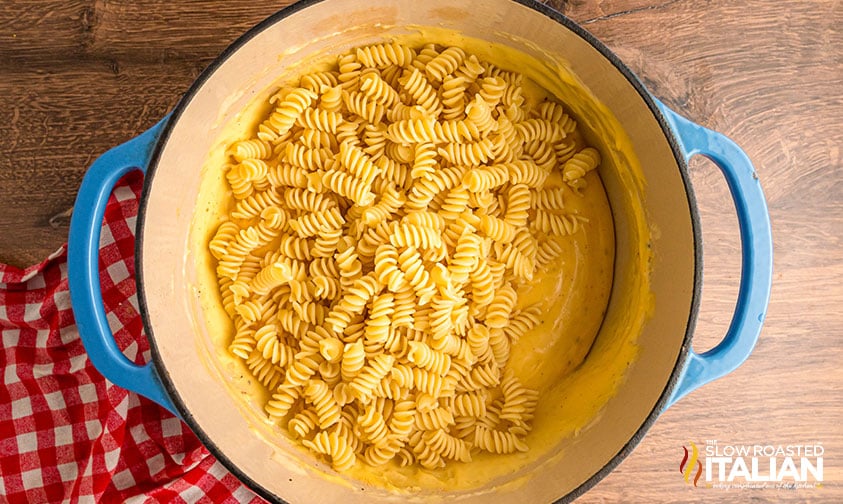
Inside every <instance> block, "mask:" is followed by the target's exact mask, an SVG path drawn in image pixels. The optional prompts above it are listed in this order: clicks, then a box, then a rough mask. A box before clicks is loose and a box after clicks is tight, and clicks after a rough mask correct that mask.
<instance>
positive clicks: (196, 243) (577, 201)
mask: <svg viewBox="0 0 843 504" xmlns="http://www.w3.org/2000/svg"><path fill="white" fill-rule="evenodd" d="M396 38H398V40H399V41H401V42H404V43H407V44H408V45H411V46H418V45H420V44H421V43H422V42H425V43H427V42H436V43H438V44H442V45H459V46H461V47H463V48H464V49H465V50H467V51H469V52H471V53H474V54H476V55H477V56H478V57H479V58H481V59H485V60H487V61H490V62H492V63H494V64H496V65H498V66H500V67H501V68H504V69H507V70H512V71H517V72H520V73H523V74H524V75H525V76H528V77H529V78H530V80H532V83H531V84H527V85H525V86H526V87H527V89H526V92H527V93H528V94H533V95H535V94H536V93H539V92H540V89H541V88H543V89H546V90H548V91H550V92H551V93H552V94H554V95H555V96H556V97H557V98H558V99H560V101H562V103H563V104H565V105H566V106H567V107H566V109H568V110H570V111H571V112H572V115H573V116H574V117H575V118H576V119H577V121H578V124H579V125H580V126H579V127H580V129H583V130H585V131H584V136H585V137H586V139H587V143H588V144H590V145H595V146H597V147H598V149H599V150H600V151H601V155H602V156H603V163H602V165H601V167H600V172H601V173H608V172H609V171H611V172H612V175H613V176H615V177H617V178H618V179H619V180H620V182H621V184H622V185H624V186H625V187H626V188H627V189H628V190H629V193H628V194H626V195H623V196H619V198H622V199H619V200H617V201H614V200H613V202H612V205H611V206H610V203H609V199H608V198H607V195H606V192H605V190H604V186H603V184H602V183H601V179H600V176H599V175H598V173H596V172H591V173H589V174H588V175H587V176H586V180H587V183H588V185H587V187H586V189H584V190H583V191H582V194H581V195H577V194H574V193H573V192H571V191H568V193H567V198H566V199H565V205H566V208H567V209H568V210H569V211H572V212H576V213H580V214H581V215H585V216H587V217H588V222H587V223H585V224H584V226H583V227H582V229H581V230H579V231H578V232H576V233H575V234H573V235H571V236H569V237H567V239H566V240H564V247H563V252H562V254H561V255H560V256H559V257H558V259H557V260H556V261H554V262H553V263H551V264H549V265H548V266H546V267H545V268H543V269H541V270H539V271H538V272H537V274H536V275H535V277H534V281H533V282H532V283H531V284H529V285H525V286H523V287H522V288H521V289H520V291H519V294H520V298H519V307H520V306H526V305H529V304H532V303H537V302H538V303H542V313H543V317H542V321H541V324H539V325H538V327H536V328H534V329H533V330H531V331H530V332H529V333H527V334H526V335H525V336H523V337H522V338H521V339H520V341H519V342H518V344H517V345H515V346H513V348H512V354H511V358H510V361H509V364H508V366H509V367H510V368H511V369H512V370H513V371H514V372H515V374H516V376H518V377H519V379H520V380H521V381H522V382H523V383H524V385H525V386H527V387H530V388H534V389H537V390H539V393H540V396H539V397H540V400H539V406H538V408H537V410H536V416H535V419H534V421H533V430H532V432H531V433H530V434H529V435H528V436H527V438H526V442H527V445H528V446H529V448H530V450H529V451H528V452H526V453H515V454H510V455H490V454H485V453H481V454H477V455H473V460H472V461H471V462H470V463H460V462H449V463H448V465H447V467H446V468H444V469H437V470H428V469H423V468H420V467H417V466H414V467H409V468H400V467H398V464H397V463H390V464H387V465H386V466H383V467H377V468H372V467H369V466H366V465H365V464H363V463H362V462H357V464H356V466H355V467H354V468H352V469H351V470H350V471H348V472H347V473H345V474H344V475H338V474H337V473H336V472H334V471H333V470H332V469H330V467H328V466H326V465H324V464H318V465H313V456H312V455H311V454H309V453H308V452H306V451H305V450H303V449H301V450H300V453H299V454H298V457H299V458H300V460H302V464H301V465H302V470H303V471H304V472H310V473H316V474H319V475H320V476H321V477H324V478H327V479H329V480H331V481H333V482H337V483H342V484H349V485H350V484H353V483H352V481H353V480H354V479H356V480H359V481H361V482H365V483H367V484H370V485H372V486H375V487H380V488H386V489H389V490H391V491H393V492H396V493H402V494H407V497H411V496H412V495H413V494H418V492H419V491H421V490H448V491H456V490H465V491H472V490H473V491H475V492H480V493H484V492H492V491H494V488H495V485H513V484H514V485H521V484H525V483H527V482H528V480H529V477H528V473H529V470H530V468H534V467H536V466H538V465H541V464H544V463H547V461H548V460H549V459H552V458H553V457H554V456H557V455H558V454H557V452H558V449H557V447H558V446H559V444H560V442H561V441H563V440H565V439H567V438H570V437H572V436H575V435H576V433H577V432H578V431H579V430H581V429H583V428H587V426H588V424H589V423H590V422H592V421H593V420H594V419H595V418H596V416H597V415H598V414H599V411H600V409H601V408H602V407H603V405H605V403H606V401H608V400H609V399H610V398H611V397H612V395H613V394H614V393H615V391H616V389H617V387H618V385H619V384H620V383H622V381H623V375H624V371H625V370H626V369H627V367H628V366H629V364H630V363H631V362H632V361H633V360H634V359H635V354H636V351H637V349H636V346H635V337H636V335H637V334H638V332H639V331H640V329H641V326H642V325H643V323H644V321H645V319H646V316H647V313H649V310H650V309H651V301H650V297H649V284H648V275H647V271H648V270H647V268H648V264H649V253H648V251H647V248H646V241H647V230H646V223H645V219H644V212H643V210H642V208H641V204H640V201H639V200H638V199H637V198H636V195H637V194H639V191H640V185H641V178H640V168H639V167H638V166H637V161H636V160H635V156H634V154H633V153H632V148H631V145H630V144H629V140H628V138H627V137H626V135H625V134H624V132H623V131H622V129H621V128H620V127H619V125H618V124H617V122H616V121H615V120H614V118H613V116H612V115H611V113H610V112H609V111H608V110H605V109H604V108H601V107H602V106H601V105H600V104H599V103H596V102H595V100H594V99H593V97H591V96H590V95H589V93H588V91H587V89H585V88H584V87H583V86H582V85H581V84H580V83H579V82H578V81H577V79H576V77H575V76H573V75H572V74H571V73H570V72H569V71H568V70H567V69H566V67H565V66H564V64H563V63H559V62H555V63H552V64H551V63H547V62H540V61H538V60H536V59H534V58H532V57H528V56H525V55H524V54H522V53H519V52H516V51H514V50H513V49H510V48H507V47H504V46H498V45H491V44H489V43H488V42H484V41H479V40H474V39H469V38H466V37H463V36H461V35H459V34H455V33H453V32H447V31H445V30H439V29H431V28H418V29H417V30H415V31H414V32H413V33H410V34H407V35H402V36H400V37H396ZM334 57H335V56H331V58H329V59H331V60H332V61H333V59H334ZM306 59H307V58H306ZM308 61H311V62H312V61H320V60H318V59H314V58H309V59H308ZM322 61H324V60H322ZM319 64H320V63H316V64H313V65H314V66H318V65H319ZM314 69H316V68H312V67H311V68H307V69H304V68H303V67H301V68H298V69H297V71H296V72H294V73H291V75H290V76H282V77H281V79H280V80H279V82H278V83H279V84H285V83H286V82H288V81H289V78H290V77H295V74H302V73H305V72H306V71H312V70H314ZM284 77H287V79H285V78H284ZM531 86H532V88H531ZM275 89H277V86H276V87H273V88H272V89H268V90H265V91H264V92H263V93H262V94H261V93H259V94H258V95H257V96H256V97H255V99H254V100H253V101H252V103H251V104H250V105H249V106H248V107H246V108H245V109H244V110H243V111H242V112H240V113H239V114H237V116H236V117H235V118H234V119H233V120H232V121H231V122H230V123H229V124H227V125H226V126H225V128H224V129H223V133H222V134H221V135H220V136H219V138H218V139H217V142H216V144H215V147H214V148H213V149H212V151H211V152H210V153H209V156H208V160H207V163H206V165H205V166H204V167H203V173H202V177H203V178H202V183H201V189H200V196H199V202H198V205H197V212H196V216H195V218H194V223H193V229H192V233H191V243H190V250H191V255H190V258H191V259H192V260H193V261H194V266H195V268H196V273H197V275H196V278H197V284H198V285H197V292H198V293H199V296H200V299H199V301H200V303H201V308H202V311H203V317H202V318H203V319H204V320H205V322H206V324H207V327H206V328H205V330H206V331H207V333H208V334H209V335H210V339H211V345H212V348H211V349H210V357H211V358H210V359H209V360H210V362H209V366H210V367H211V368H212V369H211V371H212V373H213V374H214V375H216V376H217V377H218V378H219V379H221V380H222V381H224V383H225V386H226V388H228V389H229V391H230V392H231V393H232V394H234V395H238V396H240V397H241V398H242V412H243V414H244V415H245V416H246V417H247V418H249V419H250V421H251V424H252V425H253V429H254V430H255V432H256V434H258V435H259V436H260V437H261V438H263V439H265V440H266V442H268V443H270V444H277V443H276V442H275V439H282V437H286V438H288V439H289V438H290V436H289V435H288V434H287V433H286V432H285V431H284V430H283V429H281V428H279V427H278V426H274V425H272V424H271V423H270V422H269V420H268V419H266V416H265V414H264V413H263V410H262V405H263V404H264V403H265V401H266V400H267V399H268V397H267V393H266V391H265V390H264V389H263V387H262V386H260V384H259V383H257V381H256V380H255V379H254V378H252V377H251V375H250V373H249V371H248V370H247V368H246V366H245V364H244V363H243V362H242V360H240V359H239V358H235V357H233V356H231V355H230V354H229V352H228V351H227V347H228V345H229V343H230V342H231V339H232V337H233V332H234V330H233V326H232V323H231V321H230V319H229V318H228V316H227V314H226V313H225V311H224V310H223V308H222V304H221V300H220V295H219V290H218V288H217V280H216V273H215V266H216V264H215V261H214V259H213V257H212V256H211V254H210V252H209V251H208V249H207V245H208V242H209V240H210V239H211V237H212V236H213V234H214V232H215V230H216V228H217V227H218V225H219V223H220V222H221V221H222V219H223V217H224V216H225V215H226V214H227V212H228V211H229V210H230V208H231V205H232V204H233V203H232V200H233V198H231V196H230V191H229V190H228V188H227V186H226V182H225V177H224V174H223V171H222V169H223V166H224V165H225V162H226V154H225V149H226V147H227V145H229V144H230V143H231V142H232V141H235V140H239V139H243V138H248V137H249V136H251V134H252V132H253V131H254V128H255V126H256V124H257V123H258V122H260V120H262V118H263V117H264V116H265V114H266V113H267V111H268V106H267V105H266V97H267V96H269V94H270V93H271V92H273V91H274V90H275ZM584 103H587V104H588V106H583V105H582V104H584ZM612 207H615V209H616V211H625V212H627V213H628V214H629V215H628V216H627V218H628V221H629V222H630V223H631V226H630V227H631V230H629V231H628V232H629V234H630V240H629V243H626V244H625V245H624V247H625V248H624V249H623V250H617V251H616V243H615V229H614V227H613V216H612ZM616 252H617V253H618V254H619V255H623V257H624V258H625V259H624V260H625V261H628V262H629V263H628V264H627V265H626V266H627V267H626V268H625V269H624V271H625V274H624V275H623V276H622V277H618V278H616V277H615V276H614V271H615V254H616ZM613 285H614V288H615V289H618V288H619V287H620V288H623V289H624V292H623V296H622V299H621V300H620V301H618V302H617V303H618V306H616V307H614V308H615V310H614V311H615V312H617V313H616V314H615V315H614V316H612V317H611V318H610V319H607V318H606V310H607V304H608V303H609V298H610V294H612V289H613ZM598 333H600V338H598V340H597V341H596V342H595V337H596V336H597V335H598ZM200 344H202V343H200ZM208 350H209V349H203V352H208ZM284 445H285V446H287V448H286V449H287V450H289V446H288V445H289V443H288V442H284ZM279 446H280V445H279ZM279 449H282V448H279ZM519 471H521V473H520V474H519ZM348 476H350V477H351V478H353V479H349V478H348ZM512 476H518V477H517V478H516V479H515V480H513V481H509V482H508V483H506V482H505V480H506V479H510V478H511V477H512ZM496 480H497V481H496ZM490 483H491V485H490ZM481 487H483V489H482V490H478V489H480V488H481ZM430 497H431V495H430V494H429V493H426V494H425V499H426V500H429V498H430Z"/></svg>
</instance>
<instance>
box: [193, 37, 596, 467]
mask: <svg viewBox="0 0 843 504" xmlns="http://www.w3.org/2000/svg"><path fill="white" fill-rule="evenodd" d="M523 84H524V81H523V77H522V76H521V75H520V74H518V73H515V72H510V71H507V70H503V69H501V68H498V67H496V66H495V65H492V64H491V63H488V62H485V61H481V60H480V59H479V58H477V57H476V56H475V55H472V54H468V53H467V52H466V51H465V50H463V49H462V48H459V47H441V46H437V45H434V44H428V45H425V46H423V47H418V48H413V47H407V46H405V45H402V44H400V43H396V42H388V43H383V44H379V45H371V46H366V47H359V48H356V49H354V50H352V51H350V52H348V53H346V54H343V55H340V56H339V57H338V58H337V60H336V66H335V67H334V68H333V69H328V70H322V71H319V72H313V73H309V74H306V75H303V76H302V77H301V78H300V80H299V81H298V82H296V83H293V84H292V85H290V86H285V87H282V88H280V89H279V90H277V92H275V93H274V94H273V95H272V97H271V98H270V99H269V103H268V105H269V107H268V109H269V112H268V114H267V115H266V116H265V117H264V118H262V121H261V122H260V123H259V124H258V125H257V127H256V128H255V130H254V132H253V136H251V137H249V138H243V139H238V140H236V141H234V142H232V143H231V144H230V145H229V146H228V150H227V151H226V152H227V155H228V157H229V164H228V166H227V168H226V169H227V171H226V172H225V174H226V180H227V182H228V184H229V186H230V189H231V195H232V203H231V206H230V211H229V214H228V220H226V221H225V222H223V223H222V224H221V225H220V226H219V227H218V229H217V230H216V233H215V234H214V235H213V237H212V238H211V239H210V241H209V243H208V249H209V252H210V254H211V255H212V256H213V257H214V258H215V259H216V260H217V265H216V266H217V270H216V271H217V276H218V281H219V287H220V294H221V298H222V303H223V305H224V308H225V311H226V313H228V314H229V316H230V317H231V318H232V323H233V326H234V328H235V331H234V336H233V338H232V340H231V341H230V342H229V343H228V350H229V352H230V353H231V354H232V355H233V356H235V357H236V358H238V359H242V360H243V362H244V364H245V365H246V367H247V368H248V369H249V370H250V372H251V373H252V374H253V375H254V377H255V379H256V380H257V381H258V382H259V383H260V384H261V385H262V386H264V387H266V388H267V389H268V392H269V400H267V401H266V403H265V404H264V405H263V407H264V410H265V413H266V415H267V416H268V417H269V419H270V420H272V421H273V422H276V423H278V424H280V425H285V426H286V428H287V430H288V431H289V432H290V434H291V436H292V437H294V438H296V439H298V440H299V441H300V442H301V443H302V444H304V446H306V447H308V448H309V449H311V450H312V451H313V452H314V453H317V454H319V455H322V456H325V457H326V458H327V459H328V460H329V461H330V462H331V463H332V464H333V466H334V467H335V468H336V469H337V470H346V469H349V468H351V467H352V466H353V465H354V464H355V463H365V464H369V465H373V466H380V465H383V464H387V463H390V462H394V463H396V464H398V465H400V466H406V465H409V464H419V465H421V466H423V467H425V468H438V467H444V466H446V465H447V464H452V463H469V462H470V461H471V460H472V454H474V453H477V452H480V451H485V452H490V453H497V454H503V453H513V452H518V451H526V450H527V449H528V442H527V436H528V433H529V432H530V429H531V425H532V419H533V416H534V409H535V408H536V404H537V402H538V398H539V393H538V391H536V390H533V389H531V388H529V387H527V386H526V385H525V384H524V383H522V381H521V380H520V379H519V378H518V377H517V376H515V374H514V373H513V372H512V370H511V368H510V367H509V365H508V361H509V357H510V354H511V351H512V349H513V348H514V346H515V345H518V342H519V340H520V339H521V338H522V337H524V336H525V334H527V333H528V332H529V331H531V330H532V329H534V328H535V327H537V326H538V325H539V324H540V323H541V309H540V307H539V306H538V305H529V306H528V305H526V303H525V302H524V301H523V300H522V299H521V297H520V295H519V293H520V287H521V286H523V285H525V284H526V283H527V282H529V281H530V280H531V279H532V278H534V275H535V274H537V272H538V271H539V270H540V269H541V268H543V267H545V266H546V265H548V264H550V263H551V262H553V261H554V259H555V258H556V257H558V256H559V255H560V254H561V253H562V250H563V244H564V240H565V239H567V237H568V236H570V235H571V234H573V233H576V232H578V231H579V230H580V229H581V228H582V227H583V226H586V225H588V222H589V221H588V216H587V215H581V214H578V213H571V212H569V210H568V208H567V207H566V205H565V201H566V200H568V199H569V198H573V197H577V196H576V195H577V194H578V193H579V192H580V191H582V190H583V189H584V188H585V187H586V183H585V180H584V177H586V175H587V174H588V173H589V172H590V171H592V170H594V169H595V168H596V167H597V166H598V165H599V163H600V153H599V151H597V149H595V148H594V147H590V146H588V145H585V143H584V142H583V140H582V136H581V135H580V134H579V132H578V131H577V130H576V128H577V125H576V122H575V121H574V119H572V118H571V117H570V116H569V115H568V114H567V113H566V111H565V109H564V108H563V106H562V105H560V104H558V103H557V102H555V101H553V100H551V99H550V98H548V97H544V96H541V97H532V96H528V93H527V92H526V87H524V86H523ZM534 98H535V99H534Z"/></svg>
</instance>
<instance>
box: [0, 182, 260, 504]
mask: <svg viewBox="0 0 843 504" xmlns="http://www.w3.org/2000/svg"><path fill="white" fill-rule="evenodd" d="M141 186H142V178H141V176H140V174H139V173H137V172H135V173H132V174H129V175H127V176H126V177H124V178H123V180H121V182H120V183H119V184H118V186H117V188H116V190H115V191H114V193H113V194H112V196H111V199H110V200H109V202H108V207H107V209H106V213H105V224H104V226H103V230H102V240H101V242H100V275H101V277H102V292H103V298H104V300H105V310H106V313H107V314H108V319H109V322H110V325H111V327H112V329H113V331H114V335H115V339H116V340H117V343H118V345H119V346H120V348H121V349H123V350H124V353H125V354H126V355H127V356H128V357H129V358H130V359H132V360H134V361H135V362H136V363H143V362H146V361H147V360H148V359H149V358H150V354H149V344H148V342H147V340H146V336H145V335H144V334H143V327H142V323H141V318H140V315H139V313H138V304H137V295H136V290H135V281H134V269H135V268H134V229H135V219H136V216H137V210H138V198H139V195H140V192H141ZM0 335H2V342H3V348H2V352H0V359H1V360H0V369H2V372H3V387H2V388H0V502H13V503H14V502H26V503H33V502H36V503H37V502H50V503H52V502H167V503H170V502H190V503H193V502H197V503H199V502H202V503H218V502H256V503H260V502H263V500H261V499H260V498H259V497H257V496H255V494H254V493H252V492H251V491H250V490H249V489H248V488H246V487H245V486H243V484H242V483H240V481H239V480H237V478H235V477H234V476H233V475H232V474H231V473H229V472H228V471H227V470H226V469H225V468H224V467H223V466H222V465H221V464H220V463H219V462H218V461H217V460H216V459H215V458H214V457H213V456H211V455H210V454H209V453H208V451H207V450H206V449H205V448H204V447H203V446H202V445H201V443H200V442H199V440H198V439H197V438H196V436H195V435H194V434H193V433H192V432H191V431H190V429H188V427H187V426H186V425H185V424H183V423H182V422H181V421H180V420H179V419H178V418H175V417H174V416H173V415H172V414H171V413H169V412H168V411H167V410H165V409H164V408H162V407H160V406H158V405H157V404H155V403H153V402H152V401H149V400H147V399H145V398H143V397H139V396H138V395H136V394H134V393H131V392H128V391H126V390H125V389H122V388H120V387H118V386H116V385H114V384H112V383H111V382H109V381H108V380H106V379H105V378H103V376H102V375H101V374H100V373H99V372H97V370H96V369H95V368H94V367H93V365H92V364H91V362H90V360H89V359H88V356H87V354H86V353H85V348H84V347H83V346H82V342H81V340H80V339H79V333H78V332H77V330H76V325H75V323H74V320H73V312H72V311H71V307H70V295H69V293H68V288H67V250H66V247H62V248H61V249H59V250H58V251H57V252H56V253H55V254H53V255H51V256H50V257H49V258H47V259H46V260H45V261H44V262H42V263H41V264H38V265H35V266H32V267H30V268H27V269H25V270H21V269H18V268H13V267H11V266H7V265H4V264H0Z"/></svg>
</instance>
